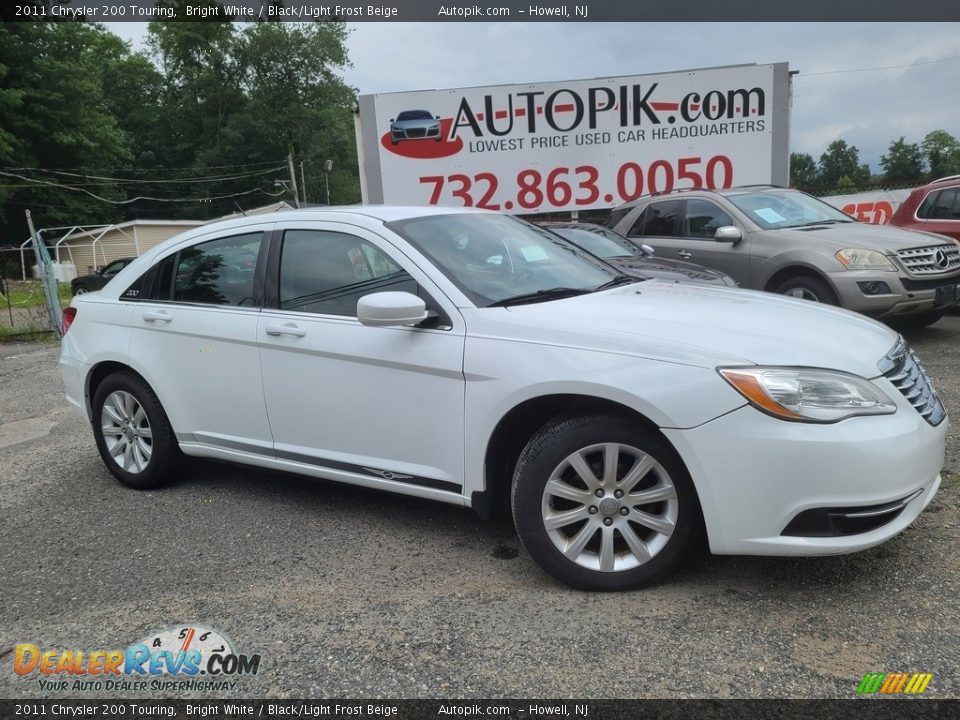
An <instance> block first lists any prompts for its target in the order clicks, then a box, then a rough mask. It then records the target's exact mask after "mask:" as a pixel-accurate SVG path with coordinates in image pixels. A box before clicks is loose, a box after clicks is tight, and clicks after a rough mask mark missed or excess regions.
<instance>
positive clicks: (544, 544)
mask: <svg viewBox="0 0 960 720" xmlns="http://www.w3.org/2000/svg"><path fill="white" fill-rule="evenodd" d="M607 448H611V449H612V452H611V455H610V457H612V456H613V455H612V453H613V452H615V453H616V467H615V472H614V473H612V474H607V473H604V472H603V469H604V468H605V467H607V466H608V465H609V466H613V463H612V462H609V461H608V455H607V452H608V450H607ZM575 465H576V466H578V467H579V468H580V470H579V471H578V470H577V469H575ZM581 473H583V474H581ZM587 473H589V477H587V478H586V479H585V478H584V476H585V475H586V474H587ZM634 474H636V477H633V475H634ZM604 476H606V477H604ZM628 483H629V484H628ZM597 493H602V497H599V496H598V495H597ZM634 495H636V496H639V495H645V496H647V497H646V498H644V500H646V501H645V502H644V501H641V500H639V499H636V498H632V497H631V496H634ZM511 504H512V507H513V520H514V524H515V525H516V528H517V534H518V535H519V536H520V542H521V543H523V546H524V548H526V550H527V552H529V553H530V555H531V556H532V557H533V559H534V560H535V561H536V562H537V563H538V564H539V565H540V566H541V567H542V568H543V569H544V570H545V571H546V572H548V573H549V574H550V575H552V576H553V577H555V578H556V579H557V580H560V581H561V582H563V583H566V584H567V585H571V586H573V587H575V588H578V589H581V590H599V591H615V590H633V589H636V588H640V587H643V586H645V585H650V584H652V583H654V582H656V581H658V580H660V579H661V578H663V577H664V576H665V575H667V574H668V573H670V572H673V571H675V570H676V569H677V568H678V567H679V566H680V565H681V564H682V561H683V560H684V557H685V555H686V554H687V552H688V551H689V550H690V549H691V548H692V547H693V546H694V545H695V544H696V543H695V540H696V538H697V536H698V535H699V531H700V529H701V528H702V515H701V512H700V505H699V502H698V500H697V496H696V491H695V490H694V487H693V482H692V481H691V479H690V476H689V474H688V473H687V471H686V468H685V467H684V466H683V463H682V461H681V460H680V458H679V456H678V455H677V453H676V451H674V449H673V448H672V447H671V446H670V445H669V443H667V442H666V440H665V439H664V438H663V437H661V436H660V435H659V434H657V433H654V432H651V431H649V430H645V429H643V428H641V427H639V426H638V425H637V424H636V423H634V422H631V421H630V420H628V419H626V418H622V417H618V416H615V415H586V416H569V415H568V416H560V417H558V418H556V419H554V420H553V421H551V422H550V423H548V424H547V425H545V426H544V427H542V428H541V429H540V430H539V431H538V432H537V433H536V434H535V435H534V436H533V438H532V439H531V440H530V442H529V443H528V444H527V446H526V448H524V450H523V452H522V453H521V454H520V458H519V460H518V461H517V467H516V470H515V471H514V476H513V487H512V493H511ZM558 516H559V517H558ZM551 519H553V521H554V522H552V523H548V521H549V520H551ZM548 524H549V527H548Z"/></svg>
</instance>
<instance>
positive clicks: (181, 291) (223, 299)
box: [173, 233, 263, 305]
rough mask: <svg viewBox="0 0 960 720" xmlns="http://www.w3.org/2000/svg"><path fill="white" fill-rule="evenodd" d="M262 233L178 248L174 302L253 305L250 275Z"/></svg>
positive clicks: (254, 272) (252, 275)
mask: <svg viewBox="0 0 960 720" xmlns="http://www.w3.org/2000/svg"><path fill="white" fill-rule="evenodd" d="M262 237H263V233H248V234H246V235H234V236H231V237H226V238H219V239H217V240H210V241H209V242H205V243H200V244H199V245H193V246H191V247H188V248H184V249H183V250H181V251H180V253H179V255H178V258H179V259H178V261H177V274H176V278H175V279H174V289H173V299H174V300H175V301H176V302H187V303H203V304H207V305H253V278H254V275H255V274H256V267H257V253H259V252H260V240H261V239H262Z"/></svg>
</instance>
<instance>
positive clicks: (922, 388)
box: [877, 338, 947, 425]
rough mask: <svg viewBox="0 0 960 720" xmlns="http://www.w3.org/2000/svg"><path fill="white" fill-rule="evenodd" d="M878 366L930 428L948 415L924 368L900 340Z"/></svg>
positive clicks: (914, 354) (901, 339)
mask: <svg viewBox="0 0 960 720" xmlns="http://www.w3.org/2000/svg"><path fill="white" fill-rule="evenodd" d="M877 367H878V368H879V369H880V372H882V373H883V375H884V377H885V378H887V380H889V381H890V382H892V383H893V384H894V386H895V387H896V388H897V390H899V391H900V392H901V393H902V394H903V396H904V397H905V398H906V399H907V401H908V402H909V403H910V404H911V405H913V407H915V408H916V409H917V412H918V413H920V415H922V416H923V419H924V420H926V421H927V422H928V423H930V424H931V425H939V424H940V423H941V422H943V419H944V418H945V417H946V416H947V412H946V410H944V409H943V403H941V402H940V398H939V397H937V393H936V391H935V390H934V389H933V385H931V384H930V379H929V378H928V377H927V373H926V371H925V370H924V369H923V365H921V364H920V360H919V358H917V355H916V353H914V352H913V350H911V349H910V348H908V347H907V343H906V342H904V340H903V338H900V339H899V340H897V344H896V345H894V346H893V349H892V350H891V351H890V352H888V353H887V354H886V355H885V356H884V358H883V360H881V361H880V362H879V363H878V364H877Z"/></svg>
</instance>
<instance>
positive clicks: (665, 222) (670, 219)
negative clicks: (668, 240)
mask: <svg viewBox="0 0 960 720" xmlns="http://www.w3.org/2000/svg"><path fill="white" fill-rule="evenodd" d="M679 212H680V201H679V200H667V201H666V202H658V203H650V204H649V205H647V209H646V211H645V212H644V215H646V216H647V217H646V222H644V224H643V232H642V233H640V235H643V236H646V237H650V236H656V237H674V236H676V226H677V215H678V213H679Z"/></svg>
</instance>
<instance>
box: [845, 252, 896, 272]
mask: <svg viewBox="0 0 960 720" xmlns="http://www.w3.org/2000/svg"><path fill="white" fill-rule="evenodd" d="M836 258H837V260H839V261H840V264H841V265H843V266H844V267H845V268H846V269H847V270H887V271H889V272H896V271H897V268H896V267H894V265H893V263H892V262H890V259H889V258H888V257H887V256H886V255H884V254H883V253H879V252H877V251H876V250H867V249H866V248H844V249H843V250H839V251H837V253H836Z"/></svg>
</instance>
